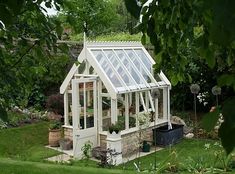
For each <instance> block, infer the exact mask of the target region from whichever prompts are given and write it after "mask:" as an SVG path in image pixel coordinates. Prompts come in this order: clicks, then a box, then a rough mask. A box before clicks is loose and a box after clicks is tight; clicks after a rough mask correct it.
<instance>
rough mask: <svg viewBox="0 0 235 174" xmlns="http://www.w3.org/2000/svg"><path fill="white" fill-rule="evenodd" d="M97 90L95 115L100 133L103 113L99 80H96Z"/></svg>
mask: <svg viewBox="0 0 235 174" xmlns="http://www.w3.org/2000/svg"><path fill="white" fill-rule="evenodd" d="M97 83H98V87H97V88H98V89H97V94H98V100H97V105H98V111H97V113H98V115H97V116H98V132H101V131H103V128H102V125H103V123H102V122H103V118H102V117H103V114H102V112H103V110H102V95H101V93H102V82H101V80H98V82H97Z"/></svg>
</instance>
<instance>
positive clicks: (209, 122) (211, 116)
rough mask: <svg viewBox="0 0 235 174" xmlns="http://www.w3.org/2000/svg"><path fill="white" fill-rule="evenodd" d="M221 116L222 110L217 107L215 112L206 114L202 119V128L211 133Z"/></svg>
mask: <svg viewBox="0 0 235 174" xmlns="http://www.w3.org/2000/svg"><path fill="white" fill-rule="evenodd" d="M219 115H220V109H219V108H218V107H217V108H216V109H215V111H213V112H208V113H206V114H205V115H204V116H203V118H202V122H201V124H202V127H203V128H204V129H205V130H206V131H208V132H210V131H212V130H213V128H214V127H215V125H216V123H217V121H218V119H219Z"/></svg>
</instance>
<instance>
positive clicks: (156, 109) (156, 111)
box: [155, 98, 158, 125]
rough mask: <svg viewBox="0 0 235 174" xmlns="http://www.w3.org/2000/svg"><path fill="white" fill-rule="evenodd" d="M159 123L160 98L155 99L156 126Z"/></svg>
mask: <svg viewBox="0 0 235 174" xmlns="http://www.w3.org/2000/svg"><path fill="white" fill-rule="evenodd" d="M157 121H158V98H155V125H156V124H157Z"/></svg>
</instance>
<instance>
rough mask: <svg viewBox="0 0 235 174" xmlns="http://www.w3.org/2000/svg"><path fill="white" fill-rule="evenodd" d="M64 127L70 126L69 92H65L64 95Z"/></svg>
mask: <svg viewBox="0 0 235 174" xmlns="http://www.w3.org/2000/svg"><path fill="white" fill-rule="evenodd" d="M64 125H65V126H68V125H69V101H68V91H67V89H66V90H65V93H64Z"/></svg>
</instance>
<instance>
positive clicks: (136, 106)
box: [135, 92, 140, 127]
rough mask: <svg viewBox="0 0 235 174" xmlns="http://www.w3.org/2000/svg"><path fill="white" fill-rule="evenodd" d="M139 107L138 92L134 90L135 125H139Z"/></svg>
mask: <svg viewBox="0 0 235 174" xmlns="http://www.w3.org/2000/svg"><path fill="white" fill-rule="evenodd" d="M139 109H140V97H139V93H138V92H136V93H135V113H136V114H135V116H136V118H135V119H136V120H135V121H136V127H139V120H138V115H139Z"/></svg>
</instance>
